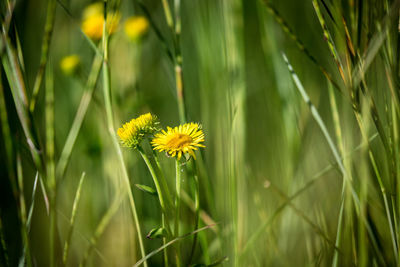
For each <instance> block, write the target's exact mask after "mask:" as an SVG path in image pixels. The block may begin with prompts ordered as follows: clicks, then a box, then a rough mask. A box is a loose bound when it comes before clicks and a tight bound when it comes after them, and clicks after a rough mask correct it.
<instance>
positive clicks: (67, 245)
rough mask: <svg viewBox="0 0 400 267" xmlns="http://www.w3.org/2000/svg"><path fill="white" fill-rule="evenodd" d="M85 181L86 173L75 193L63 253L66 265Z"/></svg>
mask: <svg viewBox="0 0 400 267" xmlns="http://www.w3.org/2000/svg"><path fill="white" fill-rule="evenodd" d="M84 179H85V172H83V173H82V176H81V178H80V179H79V184H78V188H77V189H76V192H75V198H74V203H73V204H72V212H71V219H70V220H69V229H68V234H67V238H66V239H65V243H64V253H63V264H64V265H66V264H67V260H68V252H69V248H70V243H71V238H72V233H73V231H74V227H75V218H76V212H77V210H78V204H79V200H80V197H81V190H82V184H83V181H84Z"/></svg>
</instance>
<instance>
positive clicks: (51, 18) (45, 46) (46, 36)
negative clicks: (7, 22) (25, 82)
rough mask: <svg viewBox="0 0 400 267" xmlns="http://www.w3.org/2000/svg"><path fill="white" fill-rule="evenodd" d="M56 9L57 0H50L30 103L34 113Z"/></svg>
mask: <svg viewBox="0 0 400 267" xmlns="http://www.w3.org/2000/svg"><path fill="white" fill-rule="evenodd" d="M55 11H56V0H50V1H49V3H48V6H47V15H46V25H45V33H44V38H43V43H42V55H41V58H40V65H39V70H38V73H37V75H36V79H35V84H34V86H33V93H32V99H31V102H30V105H29V109H30V111H31V112H32V113H33V111H34V110H35V105H36V101H37V97H38V95H39V89H40V85H41V84H42V79H43V74H44V70H45V68H46V63H47V59H48V56H49V47H50V41H51V36H52V33H53V27H54V18H55Z"/></svg>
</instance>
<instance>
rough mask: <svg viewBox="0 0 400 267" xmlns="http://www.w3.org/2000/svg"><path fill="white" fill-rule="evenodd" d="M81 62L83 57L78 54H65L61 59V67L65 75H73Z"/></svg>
mask: <svg viewBox="0 0 400 267" xmlns="http://www.w3.org/2000/svg"><path fill="white" fill-rule="evenodd" d="M80 63H81V59H80V58H79V56H78V55H69V56H65V57H63V58H62V59H61V61H60V68H61V70H62V71H63V73H64V74H65V75H71V74H72V73H74V72H75V71H76V69H77V67H78V66H79V64H80Z"/></svg>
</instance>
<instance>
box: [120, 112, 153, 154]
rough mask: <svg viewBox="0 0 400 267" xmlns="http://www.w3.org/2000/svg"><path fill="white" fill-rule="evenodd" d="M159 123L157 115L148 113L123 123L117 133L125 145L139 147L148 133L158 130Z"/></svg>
mask: <svg viewBox="0 0 400 267" xmlns="http://www.w3.org/2000/svg"><path fill="white" fill-rule="evenodd" d="M158 124H159V122H158V119H157V116H155V115H153V114H151V113H146V114H143V115H141V116H139V117H138V118H136V119H132V120H131V121H129V122H127V123H125V124H124V125H122V127H121V128H119V129H118V131H117V134H118V136H119V138H120V139H121V142H122V144H123V145H124V146H126V147H131V148H137V146H138V145H140V143H141V142H142V140H143V138H144V137H145V135H146V134H152V133H154V132H155V131H157V130H158V127H157V125H158Z"/></svg>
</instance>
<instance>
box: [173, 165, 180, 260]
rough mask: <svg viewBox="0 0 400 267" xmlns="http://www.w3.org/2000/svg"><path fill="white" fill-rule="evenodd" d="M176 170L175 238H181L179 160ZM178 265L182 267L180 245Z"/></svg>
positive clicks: (178, 248) (178, 247)
mask: <svg viewBox="0 0 400 267" xmlns="http://www.w3.org/2000/svg"><path fill="white" fill-rule="evenodd" d="M175 168H176V180H175V184H176V198H175V229H174V236H175V237H178V236H179V217H180V212H179V211H180V201H181V166H180V163H179V160H178V159H176V161H175ZM176 254H177V255H176V265H177V266H178V267H179V266H181V250H180V246H179V244H178V245H177V246H176Z"/></svg>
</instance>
